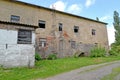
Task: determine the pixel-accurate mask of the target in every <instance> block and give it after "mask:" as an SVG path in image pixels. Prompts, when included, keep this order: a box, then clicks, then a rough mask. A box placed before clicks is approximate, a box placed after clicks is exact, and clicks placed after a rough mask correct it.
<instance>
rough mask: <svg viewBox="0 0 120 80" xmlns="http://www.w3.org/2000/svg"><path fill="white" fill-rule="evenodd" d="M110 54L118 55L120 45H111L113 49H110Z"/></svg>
mask: <svg viewBox="0 0 120 80" xmlns="http://www.w3.org/2000/svg"><path fill="white" fill-rule="evenodd" d="M109 54H110V55H111V56H118V55H120V45H119V46H116V45H112V46H111V50H110V51H109Z"/></svg>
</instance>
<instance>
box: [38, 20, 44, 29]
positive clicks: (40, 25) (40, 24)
mask: <svg viewBox="0 0 120 80" xmlns="http://www.w3.org/2000/svg"><path fill="white" fill-rule="evenodd" d="M38 25H39V27H40V28H45V21H42V20H39V23H38Z"/></svg>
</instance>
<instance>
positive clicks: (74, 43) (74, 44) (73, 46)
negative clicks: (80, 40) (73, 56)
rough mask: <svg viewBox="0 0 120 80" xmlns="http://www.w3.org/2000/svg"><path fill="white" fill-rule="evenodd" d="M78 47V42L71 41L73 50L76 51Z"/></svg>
mask: <svg viewBox="0 0 120 80" xmlns="http://www.w3.org/2000/svg"><path fill="white" fill-rule="evenodd" d="M75 47H76V42H75V41H71V48H73V49H75Z"/></svg>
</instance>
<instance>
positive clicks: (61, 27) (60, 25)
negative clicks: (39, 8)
mask: <svg viewBox="0 0 120 80" xmlns="http://www.w3.org/2000/svg"><path fill="white" fill-rule="evenodd" d="M59 31H63V24H62V23H59Z"/></svg>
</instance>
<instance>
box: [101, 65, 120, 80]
mask: <svg viewBox="0 0 120 80" xmlns="http://www.w3.org/2000/svg"><path fill="white" fill-rule="evenodd" d="M119 74H120V67H117V68H114V69H113V70H112V73H110V74H109V75H107V76H104V77H103V78H102V79H101V80H115V77H116V76H117V75H119Z"/></svg>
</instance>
